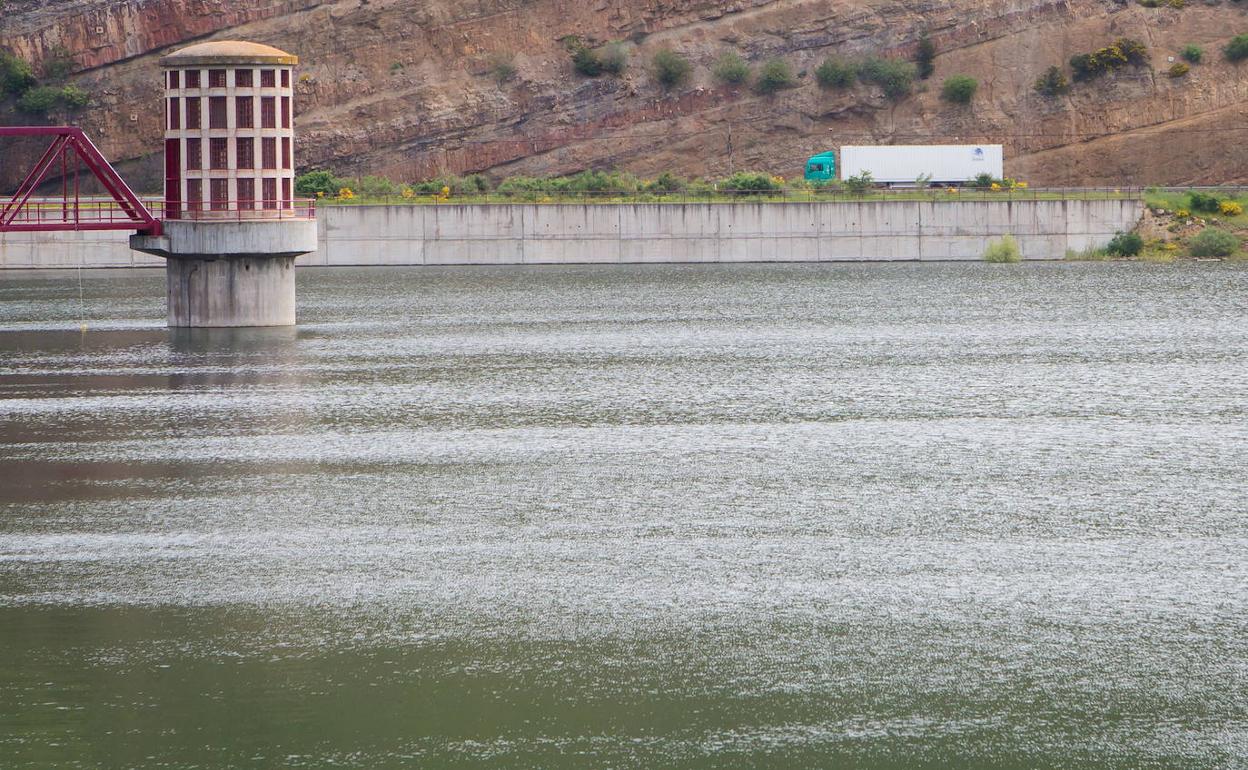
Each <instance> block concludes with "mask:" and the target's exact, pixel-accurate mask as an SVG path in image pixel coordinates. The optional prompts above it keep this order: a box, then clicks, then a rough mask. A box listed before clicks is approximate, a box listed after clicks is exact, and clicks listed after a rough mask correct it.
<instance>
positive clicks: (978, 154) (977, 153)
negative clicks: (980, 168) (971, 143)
mask: <svg viewBox="0 0 1248 770" xmlns="http://www.w3.org/2000/svg"><path fill="white" fill-rule="evenodd" d="M971 160H972V161H973V162H975V163H980V162H982V161H983V160H984V148H983V147H976V148H975V149H974V150H973V151H972V152H971Z"/></svg>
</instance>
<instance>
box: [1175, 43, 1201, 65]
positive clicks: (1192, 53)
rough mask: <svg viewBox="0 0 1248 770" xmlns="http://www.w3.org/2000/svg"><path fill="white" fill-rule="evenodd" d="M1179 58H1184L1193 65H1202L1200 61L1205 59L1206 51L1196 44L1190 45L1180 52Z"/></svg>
mask: <svg viewBox="0 0 1248 770" xmlns="http://www.w3.org/2000/svg"><path fill="white" fill-rule="evenodd" d="M1179 56H1182V57H1183V58H1184V59H1185V60H1187V61H1188V62H1191V63H1192V64H1200V60H1201V59H1203V58H1205V49H1203V48H1201V47H1200V46H1198V45H1196V44H1195V43H1188V44H1187V45H1185V46H1183V50H1182V51H1180V52H1179Z"/></svg>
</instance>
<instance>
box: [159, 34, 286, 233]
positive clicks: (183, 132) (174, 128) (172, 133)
mask: <svg viewBox="0 0 1248 770" xmlns="http://www.w3.org/2000/svg"><path fill="white" fill-rule="evenodd" d="M160 63H161V66H162V67H164V69H165V91H166V94H165V95H166V100H165V107H166V123H165V204H166V205H165V208H166V215H165V218H166V219H178V218H182V217H183V216H186V217H188V218H194V219H212V218H215V217H218V216H220V217H235V218H252V217H264V216H266V215H267V216H272V215H273V214H274V212H280V210H282V209H289V208H290V207H291V205H292V204H291V201H292V195H293V189H294V180H295V169H294V167H295V163H294V151H295V148H294V143H295V132H294V81H293V78H294V71H293V70H294V67H295V65H296V64H298V63H299V59H298V57H296V56H293V55H291V54H288V53H286V52H285V51H281V50H278V49H276V48H273V47H271V46H267V45H260V44H259V43H246V42H240V41H233V40H231V41H219V42H212V43H199V44H196V45H192V46H189V47H187V48H183V49H181V50H179V51H177V52H175V53H172V54H170V55H168V56H165V57H164V58H162V59H161V60H160ZM183 212H185V214H183ZM213 212H222V213H220V214H213ZM225 212H229V213H228V214H227V213H225ZM260 212H265V213H260Z"/></svg>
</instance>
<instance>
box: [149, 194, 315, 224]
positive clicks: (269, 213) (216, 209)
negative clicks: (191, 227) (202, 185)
mask: <svg viewBox="0 0 1248 770" xmlns="http://www.w3.org/2000/svg"><path fill="white" fill-rule="evenodd" d="M143 204H144V205H145V206H147V208H148V209H149V210H150V211H151V212H152V213H153V214H155V215H156V218H157V219H162V220H182V221H188V220H189V221H195V222H218V221H236V222H242V221H261V220H273V219H316V201H315V200H313V199H311V198H272V199H257V200H243V201H230V200H207V201H195V202H187V201H167V200H164V199H160V198H153V199H147V198H144V199H143Z"/></svg>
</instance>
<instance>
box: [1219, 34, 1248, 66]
mask: <svg viewBox="0 0 1248 770" xmlns="http://www.w3.org/2000/svg"><path fill="white" fill-rule="evenodd" d="M1222 52H1223V53H1224V54H1226V58H1227V59H1228V60H1230V61H1233V62H1239V61H1243V60H1244V59H1248V34H1245V35H1236V36H1235V37H1233V38H1231V42H1229V43H1227V44H1226V48H1223V49H1222Z"/></svg>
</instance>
